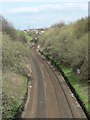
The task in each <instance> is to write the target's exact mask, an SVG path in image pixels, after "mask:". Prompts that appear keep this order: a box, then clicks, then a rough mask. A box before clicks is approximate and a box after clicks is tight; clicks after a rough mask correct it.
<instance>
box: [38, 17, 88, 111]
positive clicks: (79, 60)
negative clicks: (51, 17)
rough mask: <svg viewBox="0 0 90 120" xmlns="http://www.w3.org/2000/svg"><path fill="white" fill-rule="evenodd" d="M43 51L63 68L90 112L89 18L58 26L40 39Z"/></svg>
mask: <svg viewBox="0 0 90 120" xmlns="http://www.w3.org/2000/svg"><path fill="white" fill-rule="evenodd" d="M39 43H40V44H41V50H42V51H43V52H44V53H46V54H48V55H49V56H51V57H52V59H53V60H55V61H56V63H57V64H58V66H60V67H61V68H62V70H63V71H64V73H65V75H66V76H67V77H68V79H69V81H70V83H71V84H72V86H73V87H74V88H75V90H76V91H77V93H78V94H79V96H80V98H81V100H82V101H83V103H84V104H85V107H86V109H87V110H88V112H90V101H88V82H89V81H88V18H82V19H81V20H78V21H76V22H74V23H71V24H69V25H65V24H62V23H61V24H57V25H54V26H53V27H51V28H50V29H49V30H47V31H46V32H44V33H43V34H42V35H41V36H40V37H39Z"/></svg>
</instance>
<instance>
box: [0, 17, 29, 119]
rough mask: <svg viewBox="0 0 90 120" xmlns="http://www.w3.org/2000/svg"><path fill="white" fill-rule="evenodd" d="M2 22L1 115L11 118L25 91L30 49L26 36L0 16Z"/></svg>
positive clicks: (15, 112)
mask: <svg viewBox="0 0 90 120" xmlns="http://www.w3.org/2000/svg"><path fill="white" fill-rule="evenodd" d="M0 21H1V22H2V63H3V66H2V82H3V84H2V99H3V100H2V102H3V105H2V107H3V109H2V117H3V119H5V118H7V119H13V118H14V116H15V115H16V114H17V110H18V108H19V107H20V105H21V104H22V102H23V99H24V97H25V95H26V93H27V85H28V80H29V77H30V71H29V69H28V67H30V63H29V58H30V51H29V47H28V45H27V38H26V39H25V37H23V33H22V32H21V33H22V35H17V32H18V31H17V30H15V29H14V28H13V26H12V25H11V24H10V23H9V22H7V21H6V20H5V19H4V18H3V17H2V16H0Z"/></svg>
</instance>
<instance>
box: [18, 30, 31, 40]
mask: <svg viewBox="0 0 90 120" xmlns="http://www.w3.org/2000/svg"><path fill="white" fill-rule="evenodd" d="M17 35H18V36H19V35H24V36H25V37H26V39H27V41H31V40H32V36H30V35H29V34H28V33H27V32H26V33H25V32H24V31H17Z"/></svg>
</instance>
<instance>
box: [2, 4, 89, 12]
mask: <svg viewBox="0 0 90 120" xmlns="http://www.w3.org/2000/svg"><path fill="white" fill-rule="evenodd" d="M62 10H67V11H68V10H84V11H85V10H87V11H88V4H87V3H62V4H45V5H39V6H31V7H26V6H25V7H18V8H8V9H7V10H3V11H4V12H5V13H14V14H15V13H16V14H19V13H30V12H31V13H37V12H41V11H62Z"/></svg>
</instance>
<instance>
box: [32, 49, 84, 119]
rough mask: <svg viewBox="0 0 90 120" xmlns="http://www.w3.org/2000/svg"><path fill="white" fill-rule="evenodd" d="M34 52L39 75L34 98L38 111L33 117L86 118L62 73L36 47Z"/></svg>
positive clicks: (34, 61)
mask: <svg viewBox="0 0 90 120" xmlns="http://www.w3.org/2000/svg"><path fill="white" fill-rule="evenodd" d="M32 53H33V55H32V56H33V59H32V60H33V63H34V64H35V65H34V66H35V67H36V68H35V69H36V74H35V75H37V81H36V82H37V92H36V98H34V99H36V100H37V101H36V107H35V109H36V110H35V111H36V113H35V115H34V116H33V117H35V118H73V119H74V118H86V116H85V114H84V112H83V110H82V109H81V107H80V106H79V104H78V102H77V100H76V99H75V97H74V96H73V97H72V96H71V95H72V92H71V91H70V89H69V88H68V85H67V83H66V82H65V80H64V78H63V77H62V75H61V74H60V73H58V71H56V70H55V68H54V67H51V65H50V64H49V63H48V62H47V61H46V60H45V59H43V58H42V57H41V56H40V55H39V54H38V52H37V51H36V48H35V47H33V48H32ZM35 69H34V71H35ZM40 76H41V77H40ZM35 78H36V76H35ZM39 101H41V102H42V104H41V103H40V102H39ZM40 106H41V107H40Z"/></svg>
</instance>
